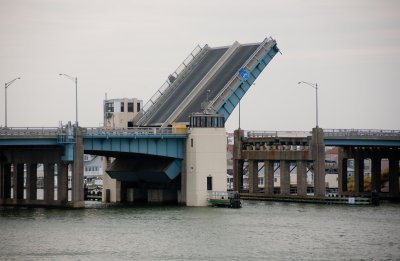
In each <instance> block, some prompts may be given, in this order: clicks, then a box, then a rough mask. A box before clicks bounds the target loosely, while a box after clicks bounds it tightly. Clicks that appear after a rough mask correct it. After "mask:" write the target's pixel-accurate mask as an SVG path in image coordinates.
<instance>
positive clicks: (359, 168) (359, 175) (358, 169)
mask: <svg viewBox="0 0 400 261" xmlns="http://www.w3.org/2000/svg"><path fill="white" fill-rule="evenodd" d="M361 192H364V158H363V157H362V155H361V154H360V153H356V155H355V157H354V193H355V194H359V193H361Z"/></svg>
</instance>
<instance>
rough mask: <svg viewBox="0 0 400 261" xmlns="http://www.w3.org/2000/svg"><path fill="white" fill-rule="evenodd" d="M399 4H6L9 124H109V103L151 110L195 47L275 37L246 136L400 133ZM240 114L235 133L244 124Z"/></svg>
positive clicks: (153, 0)
mask: <svg viewBox="0 0 400 261" xmlns="http://www.w3.org/2000/svg"><path fill="white" fill-rule="evenodd" d="M399 14H400V1H398V0H393V1H386V0H376V1H373V0H359V1H337V0H324V1H322V0H315V1H314V0H302V1H295V0H293V1H289V0H286V1H285V0H247V1H232V0H223V1H217V0H202V1H189V0H186V1H185V0H174V1H166V0H150V1H149V0H146V1H128V0H118V1H111V0H71V1H61V0H60V1H56V0H30V1H29V0H24V1H22V0H21V1H19V0H1V1H0V39H1V40H0V82H1V83H2V86H3V88H2V89H3V91H1V92H0V104H1V105H2V106H0V125H2V126H4V120H5V119H4V83H6V82H8V81H10V80H12V79H14V78H15V77H19V76H20V77H22V79H21V80H18V81H16V82H14V83H13V84H12V85H11V86H10V87H9V88H8V89H7V94H8V95H7V98H8V126H9V127H11V126H31V127H33V126H35V127H36V126H58V123H59V121H63V122H67V121H68V120H70V121H75V85H74V83H73V82H72V81H69V80H68V79H66V78H63V77H60V76H59V73H65V74H68V75H71V76H73V77H75V76H77V77H78V100H79V101H78V104H79V110H78V111H79V123H80V125H81V126H87V127H89V126H90V127H91V126H94V127H97V126H99V125H100V124H102V121H103V117H102V113H103V111H102V102H103V99H104V97H105V93H107V95H108V98H122V97H137V98H139V99H142V100H143V101H144V103H146V102H147V100H148V99H149V98H150V97H151V96H152V95H153V94H154V93H155V92H156V90H157V89H158V88H159V87H160V86H161V85H162V84H163V83H164V82H165V80H166V78H167V76H168V75H169V74H170V73H172V72H173V71H174V70H175V69H176V68H177V67H178V65H179V64H180V63H181V62H182V61H183V59H185V58H186V56H187V55H188V54H189V53H190V52H191V51H192V50H193V49H194V48H195V46H196V45H197V44H200V45H201V46H203V45H205V44H209V45H210V46H211V47H218V46H225V45H231V44H232V43H233V42H234V41H239V42H240V43H253V42H261V41H262V40H264V38H265V37H269V36H271V37H273V38H274V39H276V41H277V43H278V47H279V48H280V50H281V52H282V55H281V54H278V55H276V56H275V58H274V59H273V60H272V61H271V62H270V64H269V65H268V66H267V67H266V68H265V69H264V71H263V72H262V74H261V75H260V76H259V78H258V79H257V80H256V85H254V86H252V87H251V88H250V90H249V91H248V92H247V93H246V95H245V96H244V98H243V99H242V102H241V127H242V129H246V130H310V129H311V128H312V127H313V126H315V91H314V90H313V89H312V88H311V87H309V86H307V85H298V84H297V82H298V81H308V82H313V83H318V86H319V125H320V126H321V127H323V128H364V129H397V130H399V129H400V116H399V114H400V84H399V83H400V15H399ZM238 118H239V117H238V108H236V109H235V111H234V112H233V113H232V115H231V116H230V118H229V120H228V122H227V130H228V131H232V130H234V129H235V128H237V127H238Z"/></svg>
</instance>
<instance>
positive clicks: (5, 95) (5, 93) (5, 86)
mask: <svg viewBox="0 0 400 261" xmlns="http://www.w3.org/2000/svg"><path fill="white" fill-rule="evenodd" d="M19 79H21V77H17V78H15V79H13V80H11V81H9V82H6V83H5V84H4V100H5V102H4V106H5V109H4V113H5V117H4V118H5V127H6V128H7V88H8V87H9V86H10V85H11V84H12V83H13V82H15V81H16V80H19Z"/></svg>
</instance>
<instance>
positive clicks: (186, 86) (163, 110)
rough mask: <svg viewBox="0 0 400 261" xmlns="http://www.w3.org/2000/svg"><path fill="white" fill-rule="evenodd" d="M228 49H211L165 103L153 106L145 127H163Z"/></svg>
mask: <svg viewBox="0 0 400 261" xmlns="http://www.w3.org/2000/svg"><path fill="white" fill-rule="evenodd" d="M227 49H228V48H218V49H209V50H208V51H207V53H206V54H205V56H204V58H203V59H202V60H201V62H200V63H198V64H197V65H196V66H195V67H194V68H193V70H192V71H191V72H189V74H188V75H187V76H186V78H185V79H184V80H183V81H182V82H181V83H180V85H179V86H178V87H176V88H175V89H174V91H173V93H172V94H170V96H169V97H168V98H167V100H166V101H164V102H163V103H157V104H155V105H153V106H156V107H157V112H156V113H154V114H153V115H152V116H151V117H150V118H149V119H148V120H147V121H146V122H145V123H144V125H162V123H164V122H165V121H166V120H167V118H168V116H169V115H171V114H172V113H173V111H174V110H175V109H176V108H177V107H178V105H179V104H180V103H181V102H182V101H183V100H184V99H185V98H186V97H187V96H188V95H189V93H190V92H191V91H192V90H193V89H194V88H195V87H196V86H197V84H198V83H199V82H200V80H201V79H203V77H204V76H205V75H206V74H207V73H208V72H209V71H210V69H211V68H212V67H213V66H214V65H215V64H216V63H217V61H218V60H219V59H220V58H221V56H222V55H223V54H224V53H225V52H226V50H227Z"/></svg>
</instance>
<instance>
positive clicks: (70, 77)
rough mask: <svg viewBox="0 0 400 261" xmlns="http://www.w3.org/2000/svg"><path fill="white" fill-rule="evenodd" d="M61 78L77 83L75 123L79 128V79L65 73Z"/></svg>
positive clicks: (61, 74)
mask: <svg viewBox="0 0 400 261" xmlns="http://www.w3.org/2000/svg"><path fill="white" fill-rule="evenodd" d="M60 76H65V77H67V78H68V79H70V80H71V81H73V82H75V123H76V127H78V77H72V76H69V75H68V74H65V73H60Z"/></svg>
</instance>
